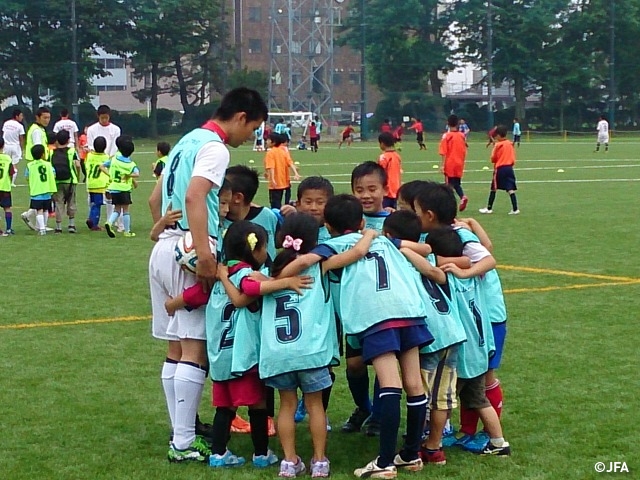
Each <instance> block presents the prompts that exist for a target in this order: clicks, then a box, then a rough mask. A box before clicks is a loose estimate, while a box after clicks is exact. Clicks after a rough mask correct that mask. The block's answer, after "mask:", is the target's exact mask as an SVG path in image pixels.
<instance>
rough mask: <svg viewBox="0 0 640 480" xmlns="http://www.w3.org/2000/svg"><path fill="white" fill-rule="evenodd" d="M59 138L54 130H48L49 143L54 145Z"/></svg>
mask: <svg viewBox="0 0 640 480" xmlns="http://www.w3.org/2000/svg"><path fill="white" fill-rule="evenodd" d="M57 141H58V140H57V139H56V134H55V133H53V132H47V145H53V144H54V143H56V142H57Z"/></svg>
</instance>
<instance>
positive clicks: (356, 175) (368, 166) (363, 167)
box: [351, 161, 387, 190]
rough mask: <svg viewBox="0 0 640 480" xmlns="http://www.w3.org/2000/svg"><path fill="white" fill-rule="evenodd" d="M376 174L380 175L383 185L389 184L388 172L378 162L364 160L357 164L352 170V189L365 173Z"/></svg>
mask: <svg viewBox="0 0 640 480" xmlns="http://www.w3.org/2000/svg"><path fill="white" fill-rule="evenodd" d="M372 174H376V175H378V176H379V177H380V181H381V182H382V185H383V186H385V187H386V186H387V172H385V171H384V168H382V167H381V166H380V165H378V164H377V163H376V162H371V161H369V162H363V163H361V164H360V165H357V166H356V168H354V169H353V171H352V172H351V190H353V188H354V187H355V184H356V180H359V179H361V178H362V177H364V176H365V175H372Z"/></svg>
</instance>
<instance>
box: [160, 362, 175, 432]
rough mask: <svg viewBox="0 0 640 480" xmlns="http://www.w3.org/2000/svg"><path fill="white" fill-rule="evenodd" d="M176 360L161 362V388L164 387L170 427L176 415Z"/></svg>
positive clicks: (172, 425) (172, 426)
mask: <svg viewBox="0 0 640 480" xmlns="http://www.w3.org/2000/svg"><path fill="white" fill-rule="evenodd" d="M177 366H178V363H177V362H167V361H165V362H164V363H163V364H162V373H161V374H160V378H161V379H162V388H163V389H164V397H165V399H166V400H167V409H168V410H169V419H170V420H171V428H174V425H175V421H174V419H175V417H176V390H175V386H174V378H175V375H176V368H177Z"/></svg>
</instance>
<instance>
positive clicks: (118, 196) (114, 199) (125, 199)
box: [111, 192, 133, 205]
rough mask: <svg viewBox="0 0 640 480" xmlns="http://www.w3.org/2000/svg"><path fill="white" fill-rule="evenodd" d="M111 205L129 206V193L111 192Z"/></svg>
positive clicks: (130, 202)
mask: <svg viewBox="0 0 640 480" xmlns="http://www.w3.org/2000/svg"><path fill="white" fill-rule="evenodd" d="M111 203H113V204H114V205H131V204H132V203H133V202H132V201H131V192H111Z"/></svg>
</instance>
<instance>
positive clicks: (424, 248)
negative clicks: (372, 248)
mask: <svg viewBox="0 0 640 480" xmlns="http://www.w3.org/2000/svg"><path fill="white" fill-rule="evenodd" d="M391 241H392V243H393V244H394V245H395V246H396V247H397V248H398V249H402V248H406V249H409V250H411V251H413V252H415V253H417V254H418V255H421V256H423V257H426V256H428V255H431V252H432V250H431V245H427V244H426V243H419V242H412V241H411V240H400V239H398V238H395V239H391Z"/></svg>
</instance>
